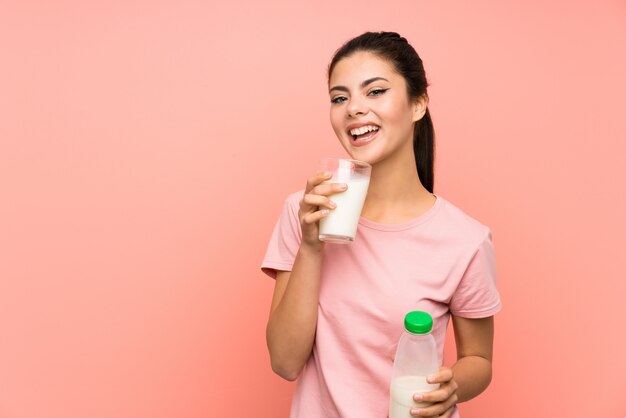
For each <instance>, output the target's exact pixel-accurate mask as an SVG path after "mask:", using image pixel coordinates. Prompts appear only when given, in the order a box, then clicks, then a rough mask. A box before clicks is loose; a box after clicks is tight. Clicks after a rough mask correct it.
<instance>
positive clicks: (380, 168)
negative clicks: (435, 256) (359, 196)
mask: <svg viewBox="0 0 626 418" xmlns="http://www.w3.org/2000/svg"><path fill="white" fill-rule="evenodd" d="M411 151H412V150H411ZM401 155H402V156H403V158H402V159H397V158H396V159H393V158H390V159H385V160H383V161H380V162H378V163H376V164H374V165H373V166H372V174H371V178H370V185H369V188H368V191H367V198H366V200H365V205H364V206H363V212H362V216H363V217H365V218H367V219H370V220H372V221H375V222H380V223H402V222H406V221H409V220H411V219H414V218H416V217H418V216H419V215H421V214H422V213H424V212H425V211H427V210H428V209H429V208H431V207H432V205H433V204H434V202H435V199H436V198H435V196H434V195H433V194H431V193H430V192H429V191H428V190H426V189H425V188H424V186H423V185H422V183H421V181H420V178H419V175H418V173H417V168H416V165H415V157H414V155H413V152H410V153H406V152H405V153H402V154H401Z"/></svg>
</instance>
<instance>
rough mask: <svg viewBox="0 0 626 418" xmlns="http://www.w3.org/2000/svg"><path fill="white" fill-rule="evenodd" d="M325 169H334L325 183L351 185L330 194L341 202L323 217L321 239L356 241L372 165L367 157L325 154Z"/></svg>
mask: <svg viewBox="0 0 626 418" xmlns="http://www.w3.org/2000/svg"><path fill="white" fill-rule="evenodd" d="M320 165H321V170H322V171H328V172H331V173H333V176H332V178H331V179H330V180H328V181H325V182H324V183H345V184H347V185H348V189H347V190H346V191H344V192H341V193H337V194H333V195H330V196H328V198H329V199H330V200H332V201H333V202H335V203H336V204H337V207H335V209H333V210H331V211H330V213H329V214H328V215H327V216H326V217H324V218H322V219H321V220H320V235H319V239H320V241H326V242H333V243H337V244H349V243H351V242H353V241H354V237H355V236H356V228H357V225H358V224H359V217H360V216H361V209H363V203H365V196H366V195H367V187H368V186H369V184H370V174H371V172H372V166H371V165H369V164H368V163H366V162H363V161H357V160H348V159H342V158H325V159H323V160H322V162H321V164H320Z"/></svg>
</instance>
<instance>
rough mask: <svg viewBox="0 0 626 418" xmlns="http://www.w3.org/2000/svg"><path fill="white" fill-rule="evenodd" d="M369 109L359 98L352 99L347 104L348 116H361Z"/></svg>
mask: <svg viewBox="0 0 626 418" xmlns="http://www.w3.org/2000/svg"><path fill="white" fill-rule="evenodd" d="M368 111H369V109H368V107H367V106H366V105H365V103H363V102H362V101H361V100H358V99H352V100H350V105H349V106H348V117H349V118H355V117H357V116H363V115H365V114H367V112H368Z"/></svg>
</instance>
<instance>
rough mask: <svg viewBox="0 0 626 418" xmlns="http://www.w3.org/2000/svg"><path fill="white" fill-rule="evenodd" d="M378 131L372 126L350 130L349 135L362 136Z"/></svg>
mask: <svg viewBox="0 0 626 418" xmlns="http://www.w3.org/2000/svg"><path fill="white" fill-rule="evenodd" d="M378 129H379V128H378V126H374V125H367V126H361V127H360V128H355V129H350V135H363V134H364V133H367V132H372V131H377V130H378Z"/></svg>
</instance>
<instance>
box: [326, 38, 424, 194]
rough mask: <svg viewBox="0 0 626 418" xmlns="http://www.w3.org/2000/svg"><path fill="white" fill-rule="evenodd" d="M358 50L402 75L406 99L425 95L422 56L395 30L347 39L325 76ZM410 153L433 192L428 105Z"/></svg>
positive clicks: (416, 131)
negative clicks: (405, 87) (379, 58)
mask: <svg viewBox="0 0 626 418" xmlns="http://www.w3.org/2000/svg"><path fill="white" fill-rule="evenodd" d="M360 51H364V52H370V53H373V54H376V55H378V56H379V57H381V58H383V59H385V60H387V61H389V62H390V63H391V64H392V65H393V66H394V68H395V69H396V71H397V72H398V73H399V74H400V75H401V76H402V77H404V80H405V81H406V85H407V93H408V95H409V98H411V99H416V98H418V97H420V96H426V97H428V94H427V92H426V88H427V87H428V82H427V81H426V73H425V72H424V65H423V64H422V59H421V58H420V57H419V55H418V54H417V52H416V51H415V49H414V48H413V47H412V46H411V45H410V44H409V42H408V41H407V40H406V39H405V38H403V37H402V36H400V35H398V34H397V33H395V32H366V33H364V34H362V35H359V36H357V37H356V38H353V39H351V40H349V41H348V42H346V43H345V44H344V45H343V46H342V47H341V48H339V49H338V50H337V52H335V55H334V56H333V59H332V61H331V62H330V65H329V66H328V79H329V80H330V75H331V74H332V72H333V69H334V68H335V65H337V63H338V62H339V61H341V60H342V59H343V58H347V57H349V56H351V55H352V54H354V53H356V52H360ZM413 152H414V154H415V163H416V165H417V173H418V175H419V178H420V181H421V182H422V185H423V186H424V187H425V188H426V189H427V190H428V191H429V192H431V193H432V192H433V188H434V183H435V175H434V162H435V130H434V128H433V122H432V119H431V117H430V111H429V109H428V108H426V113H425V114H424V116H423V117H422V119H420V120H419V121H417V123H416V125H415V128H414V131H413Z"/></svg>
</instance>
